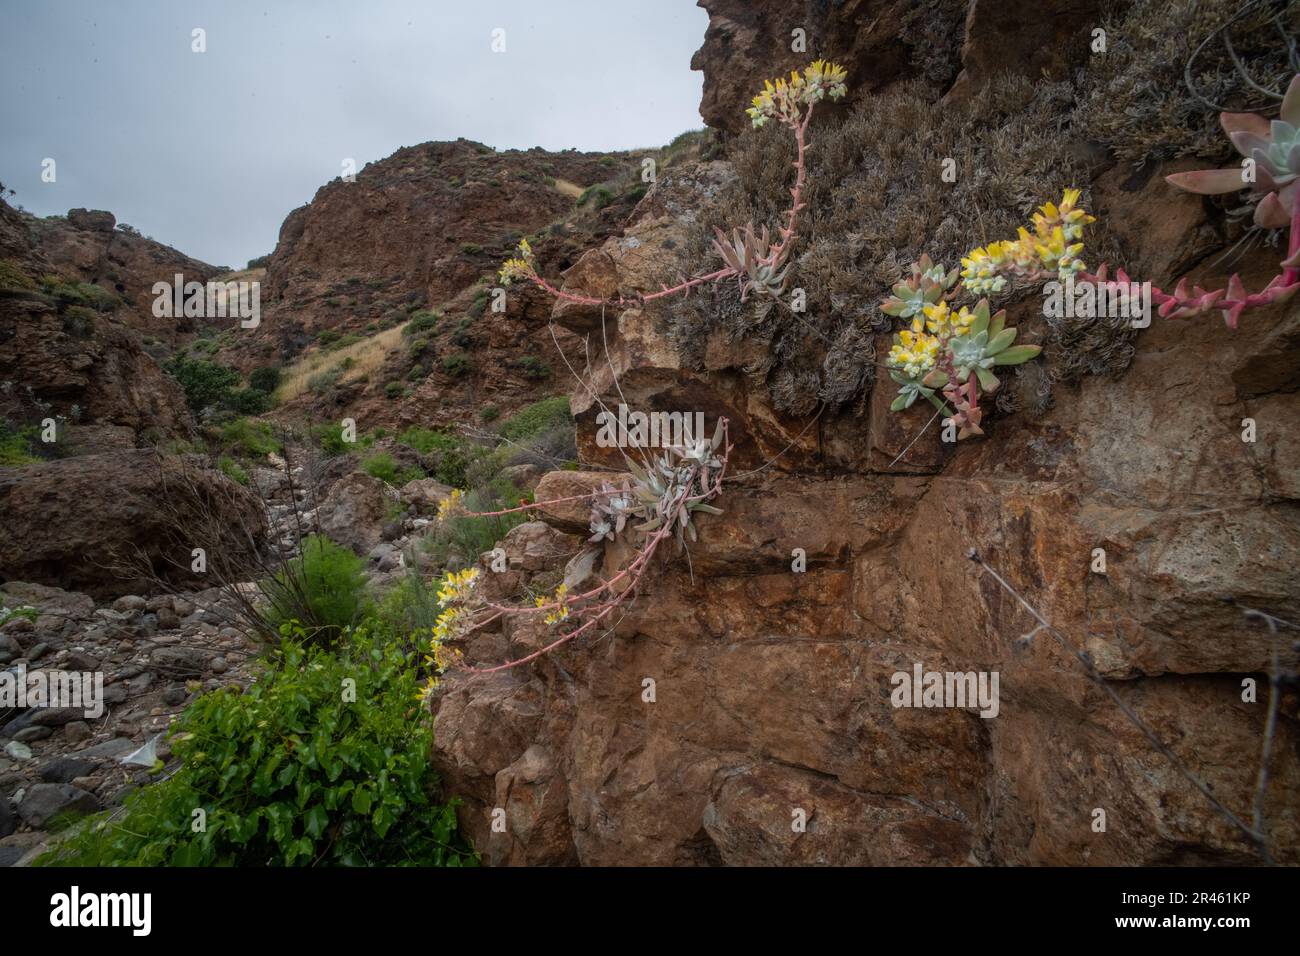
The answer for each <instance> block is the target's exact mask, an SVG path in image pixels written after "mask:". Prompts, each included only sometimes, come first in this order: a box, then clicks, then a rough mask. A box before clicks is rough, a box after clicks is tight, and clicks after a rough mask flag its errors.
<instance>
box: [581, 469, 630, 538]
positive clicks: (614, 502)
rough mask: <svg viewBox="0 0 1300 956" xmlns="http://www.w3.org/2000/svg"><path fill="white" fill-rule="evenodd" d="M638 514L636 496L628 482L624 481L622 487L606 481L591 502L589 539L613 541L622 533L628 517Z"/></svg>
mask: <svg viewBox="0 0 1300 956" xmlns="http://www.w3.org/2000/svg"><path fill="white" fill-rule="evenodd" d="M636 514H637V511H636V498H635V497H634V496H633V494H632V491H631V489H629V488H628V486H627V482H623V487H622V488H621V489H619V488H615V487H614V486H613V485H611V484H610V483H609V482H605V483H604V484H603V485H601V487H600V490H599V493H598V494H597V495H596V496H595V497H594V498H593V499H592V502H591V537H590V538H588V539H587V540H588V541H591V542H593V543H594V542H597V541H605V540H610V541H613V540H614V538H615V537H617V536H618V535H619V534H622V532H623V528H624V527H626V526H627V520H628V518H631V517H635V516H636Z"/></svg>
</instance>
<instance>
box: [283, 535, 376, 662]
mask: <svg viewBox="0 0 1300 956" xmlns="http://www.w3.org/2000/svg"><path fill="white" fill-rule="evenodd" d="M364 572H365V562H364V561H363V560H362V559H361V558H359V557H357V556H356V555H355V554H353V553H352V552H351V551H350V550H348V549H347V548H344V547H341V546H339V545H337V544H335V543H334V542H333V541H331V540H330V539H329V538H326V537H324V536H322V535H313V536H311V537H309V538H305V539H304V540H303V542H302V553H301V554H299V555H298V556H297V557H294V558H290V559H289V560H288V561H286V562H285V563H284V565H282V566H281V568H280V569H279V570H278V571H277V572H276V573H275V574H273V575H272V576H271V577H269V578H267V579H266V580H264V581H263V582H262V583H261V585H260V587H261V590H262V594H263V595H264V597H265V598H266V601H267V605H266V608H265V609H264V611H263V618H264V619H265V621H266V624H267V626H268V628H270V629H271V630H272V631H275V632H280V631H282V629H283V627H284V625H286V624H291V623H292V624H293V625H294V627H295V629H296V630H297V631H298V632H299V636H300V638H301V639H302V640H306V641H311V642H313V643H314V642H319V643H323V644H331V643H333V642H334V641H335V640H336V639H337V638H338V636H339V635H340V634H341V633H342V632H343V630H344V629H345V628H347V627H351V626H352V625H354V624H356V623H357V622H358V621H360V620H361V618H362V616H363V615H364V614H365V613H366V611H367V610H368V609H369V607H370V599H369V597H368V596H367V594H366V576H365V573H364Z"/></svg>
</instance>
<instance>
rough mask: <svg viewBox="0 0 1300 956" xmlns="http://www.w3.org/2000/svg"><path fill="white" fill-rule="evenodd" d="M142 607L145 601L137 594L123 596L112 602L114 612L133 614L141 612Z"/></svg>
mask: <svg viewBox="0 0 1300 956" xmlns="http://www.w3.org/2000/svg"><path fill="white" fill-rule="evenodd" d="M144 606H145V600H144V598H142V597H140V595H138V594H123V595H122V596H121V597H120V598H118V599H117V600H116V601H114V602H113V610H114V611H124V612H134V611H139V610H142V609H143V608H144Z"/></svg>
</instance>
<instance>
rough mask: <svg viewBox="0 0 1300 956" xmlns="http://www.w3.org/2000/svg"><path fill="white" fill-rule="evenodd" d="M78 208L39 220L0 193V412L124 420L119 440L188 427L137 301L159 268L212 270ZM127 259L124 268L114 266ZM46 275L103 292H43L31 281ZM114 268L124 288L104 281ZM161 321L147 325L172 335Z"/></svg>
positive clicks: (105, 423)
mask: <svg viewBox="0 0 1300 956" xmlns="http://www.w3.org/2000/svg"><path fill="white" fill-rule="evenodd" d="M83 213H85V211H84V210H73V213H72V214H71V215H70V216H69V218H68V219H67V221H63V220H57V219H53V220H51V219H46V220H39V219H33V218H32V217H30V216H27V215H25V214H22V213H19V212H18V211H17V210H15V209H13V208H12V207H10V206H9V205H8V204H7V203H4V202H3V201H0V254H2V255H0V258H3V261H4V264H5V266H6V267H7V269H6V273H5V280H6V281H5V282H4V283H3V286H2V287H0V416H4V417H6V418H11V419H13V420H14V421H16V422H29V421H34V420H36V421H39V420H41V419H43V418H45V417H47V416H53V417H62V418H63V419H65V420H66V421H67V422H69V423H70V424H72V425H78V426H92V427H117V428H123V429H126V430H128V437H127V438H126V442H127V444H128V445H129V444H132V443H133V441H134V436H135V435H139V434H142V433H143V432H145V431H149V432H151V434H154V435H156V436H157V437H159V438H165V437H179V436H182V435H185V434H188V432H189V431H190V430H191V429H192V428H193V421H192V419H191V417H190V413H189V410H188V409H187V408H186V407H185V396H184V394H183V393H182V392H181V390H180V388H179V387H178V386H177V385H176V383H175V382H174V381H173V380H172V379H171V378H170V377H168V376H167V375H166V374H164V372H163V371H162V369H161V368H159V366H158V364H157V362H156V361H155V360H154V359H153V357H151V356H150V355H149V354H148V353H147V352H146V351H145V349H144V347H143V344H142V336H141V334H140V330H141V329H142V328H152V327H154V325H153V323H156V322H157V320H155V319H154V318H153V314H152V311H151V309H150V308H149V305H148V304H147V303H146V304H143V305H142V304H141V303H142V302H143V301H144V299H145V298H147V300H148V303H151V302H152V296H149V295H148V291H149V288H150V287H151V286H152V284H153V283H154V282H156V281H160V280H164V279H166V280H167V281H170V275H169V274H167V273H165V272H164V271H162V270H168V269H173V268H175V269H178V270H179V269H188V268H191V266H193V267H194V268H196V269H199V270H200V272H199V273H196V274H200V273H201V270H203V269H206V270H207V274H211V272H212V267H211V266H204V265H203V264H202V263H197V262H196V261H195V260H190V259H186V258H185V257H183V256H181V255H180V254H179V253H175V257H171V256H168V255H163V253H162V252H160V250H165V249H166V247H162V246H159V245H158V244H157V243H153V242H152V241H151V240H146V239H139V238H138V237H130V236H125V235H122V234H119V233H113V232H112V231H111V230H112V220H113V217H112V215H111V214H109V213H102V214H85V215H82V214H83ZM104 217H107V218H104ZM104 227H107V229H105V228H104ZM170 251H171V252H174V250H170ZM155 255H157V256H159V257H160V261H157V262H155V261H154V258H153V257H154V256H155ZM145 262H149V263H153V264H152V265H145ZM128 263H129V271H123V272H115V271H114V269H116V268H122V269H127V268H128ZM154 270H157V272H156V273H155V271H154ZM48 274H59V275H62V276H65V277H67V278H69V279H73V278H75V277H81V281H83V282H86V283H89V284H90V285H92V286H95V287H97V288H98V289H101V290H103V292H102V301H97V302H96V303H95V305H94V307H93V308H92V307H88V306H86V305H84V304H83V305H78V304H76V302H74V301H72V299H70V298H68V297H67V296H64V297H62V298H61V297H60V296H59V295H57V294H49V293H47V292H46V291H44V290H43V289H42V288H41V287H40V286H39V285H38V280H39V279H40V278H41V277H42V276H45V275H48ZM113 275H117V276H118V277H119V278H120V279H121V280H122V282H121V283H119V284H122V285H123V286H124V288H125V290H126V291H125V292H124V293H123V292H119V291H116V289H115V286H114V288H108V287H106V286H105V282H109V281H111V277H112V276H113ZM124 298H125V299H129V300H130V302H129V303H128V302H126V301H123V299H124ZM168 330H169V332H168V331H165V330H163V329H162V328H161V327H157V328H155V331H158V332H159V333H160V334H169V333H170V334H176V335H179V334H181V333H180V331H179V329H178V328H177V326H176V325H175V323H173V324H172V325H170V326H168Z"/></svg>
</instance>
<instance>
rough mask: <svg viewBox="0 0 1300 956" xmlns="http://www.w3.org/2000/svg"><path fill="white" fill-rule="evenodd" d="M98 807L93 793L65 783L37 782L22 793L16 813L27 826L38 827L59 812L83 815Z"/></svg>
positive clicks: (97, 801)
mask: <svg viewBox="0 0 1300 956" xmlns="http://www.w3.org/2000/svg"><path fill="white" fill-rule="evenodd" d="M100 809H101V804H100V802H99V799H98V798H97V797H96V796H95V795H94V794H93V793H87V792H86V791H85V790H82V789H80V788H78V787H74V786H72V785H71V784H67V783H38V784H34V785H32V786H31V787H30V788H28V790H27V792H26V793H25V794H24V795H23V799H22V802H21V803H20V804H18V815H19V816H20V817H22V819H23V822H24V823H26V824H27V825H28V826H30V827H33V828H35V829H40V828H41V827H44V826H45V824H47V823H49V822H50V821H51V820H53V819H54V818H55V817H57V816H60V815H61V814H78V815H84V814H87V813H95V812H97V811H98V810H100Z"/></svg>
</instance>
